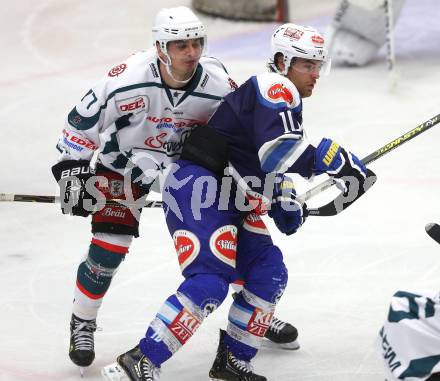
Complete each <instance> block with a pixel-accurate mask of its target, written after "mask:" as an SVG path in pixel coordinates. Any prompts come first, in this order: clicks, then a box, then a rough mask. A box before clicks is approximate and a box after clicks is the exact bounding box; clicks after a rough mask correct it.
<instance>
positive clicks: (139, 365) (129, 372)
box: [101, 345, 160, 381]
mask: <svg viewBox="0 0 440 381" xmlns="http://www.w3.org/2000/svg"><path fill="white" fill-rule="evenodd" d="M159 373H160V369H159V368H157V367H156V366H155V365H154V364H153V363H152V362H151V361H150V360H149V359H148V358H147V357H145V356H144V354H143V353H142V352H141V350H140V349H139V345H137V346H135V347H134V348H133V349H132V350H130V351H128V352H126V353H123V354H122V355H120V356H118V358H117V359H116V362H115V363H114V364H111V365H108V366H106V367H104V368H102V371H101V375H102V376H103V377H104V378H105V379H106V380H108V381H129V380H130V381H156V380H158V379H159Z"/></svg>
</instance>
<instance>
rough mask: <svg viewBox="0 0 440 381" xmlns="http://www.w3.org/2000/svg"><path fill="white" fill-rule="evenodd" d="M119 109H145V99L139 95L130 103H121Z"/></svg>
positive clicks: (123, 110)
mask: <svg viewBox="0 0 440 381" xmlns="http://www.w3.org/2000/svg"><path fill="white" fill-rule="evenodd" d="M118 107H119V110H121V111H122V112H125V111H135V110H139V109H141V110H142V109H145V101H144V98H143V97H137V98H136V99H135V100H134V101H132V102H129V103H122V104H119V106H118Z"/></svg>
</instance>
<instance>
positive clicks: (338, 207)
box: [299, 114, 440, 216]
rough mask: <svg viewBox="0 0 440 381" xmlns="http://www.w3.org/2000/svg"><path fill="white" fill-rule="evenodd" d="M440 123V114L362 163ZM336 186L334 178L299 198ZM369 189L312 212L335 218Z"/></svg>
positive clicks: (385, 152) (377, 151) (372, 159)
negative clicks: (347, 199)
mask: <svg viewBox="0 0 440 381" xmlns="http://www.w3.org/2000/svg"><path fill="white" fill-rule="evenodd" d="M439 122H440V114H438V115H436V116H434V117H433V118H431V119H429V120H427V121H426V122H423V123H422V124H420V125H418V126H417V127H416V128H414V129H412V130H411V131H408V132H406V133H405V134H403V135H401V136H399V137H398V138H397V139H394V140H392V141H391V142H389V143H387V144H385V145H384V146H383V147H381V148H379V149H378V150H376V151H374V152H372V153H371V154H369V155H368V156H366V157H364V158H363V159H362V163H364V164H365V165H367V164H370V163H372V162H373V161H376V160H377V159H379V158H381V157H382V156H384V155H386V154H387V153H389V152H391V151H392V150H394V149H396V148H397V147H400V146H401V145H402V144H404V143H406V142H408V141H410V140H411V139H413V138H415V137H416V136H418V135H420V134H422V133H423V132H425V131H427V130H429V129H430V128H432V127H434V126H435V125H436V124H438V123H439ZM373 180H374V179H373V178H372V179H371V181H372V182H373V183H372V184H371V185H370V184H368V185H369V186H368V188H369V187H371V186H372V185H373V184H374V181H373ZM334 184H335V181H334V180H333V178H329V179H327V180H326V181H324V182H322V183H321V184H318V185H316V186H315V187H313V188H311V189H309V190H308V191H307V192H305V193H304V194H302V195H301V196H299V198H300V199H301V200H303V201H307V200H309V199H310V198H312V197H314V196H316V195H317V194H319V193H321V192H323V191H324V190H326V189H328V188H330V187H331V186H332V185H334ZM367 190H368V189H365V190H364V192H361V193H359V195H358V196H357V197H356V198H355V199H354V200H351V201H350V202H344V199H345V197H344V195H342V194H341V195H339V196H338V197H337V198H336V199H335V200H333V201H331V202H329V203H328V204H326V205H324V206H322V207H320V208H317V209H315V210H318V211H319V212H318V214H314V213H316V212H315V211H314V210H313V209H312V210H310V211H311V213H310V214H313V215H319V216H334V215H336V214H338V213H340V212H341V211H342V210H344V209H346V208H348V207H349V206H350V205H351V204H352V203H353V202H354V201H356V200H357V199H358V198H359V197H361V196H362V195H363V194H364V193H365V192H366V191H367Z"/></svg>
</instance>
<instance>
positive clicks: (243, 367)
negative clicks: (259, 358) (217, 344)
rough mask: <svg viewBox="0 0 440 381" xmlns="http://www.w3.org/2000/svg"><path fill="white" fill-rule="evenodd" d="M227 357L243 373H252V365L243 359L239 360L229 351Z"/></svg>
mask: <svg viewBox="0 0 440 381" xmlns="http://www.w3.org/2000/svg"><path fill="white" fill-rule="evenodd" d="M228 357H229V360H230V362H231V363H232V365H234V367H236V368H237V369H238V370H239V371H242V372H245V373H252V372H253V371H254V368H253V367H252V365H251V363H250V362H248V361H244V360H239V359H238V358H237V357H235V356H234V355H233V354H232V353H231V352H229V351H228Z"/></svg>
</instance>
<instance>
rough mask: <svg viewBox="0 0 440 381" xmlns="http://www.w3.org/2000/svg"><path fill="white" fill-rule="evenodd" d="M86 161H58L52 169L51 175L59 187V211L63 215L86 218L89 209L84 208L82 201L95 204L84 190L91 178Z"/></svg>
mask: <svg viewBox="0 0 440 381" xmlns="http://www.w3.org/2000/svg"><path fill="white" fill-rule="evenodd" d="M89 165H90V162H89V161H88V160H66V161H60V162H59V163H57V164H55V165H54V166H53V167H52V173H53V176H54V177H55V180H56V181H57V183H58V185H59V187H60V200H61V211H62V212H63V214H70V215H73V216H82V217H87V216H88V215H90V214H92V212H93V210H90V209H91V208H85V205H84V201H85V200H89V201H88V202H89V203H90V202H91V201H90V200H92V202H93V201H95V202H96V198H94V197H93V196H92V195H90V193H88V192H87V190H86V182H87V180H88V179H90V178H91V177H92V176H93V173H92V170H91V168H90V166H89Z"/></svg>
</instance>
